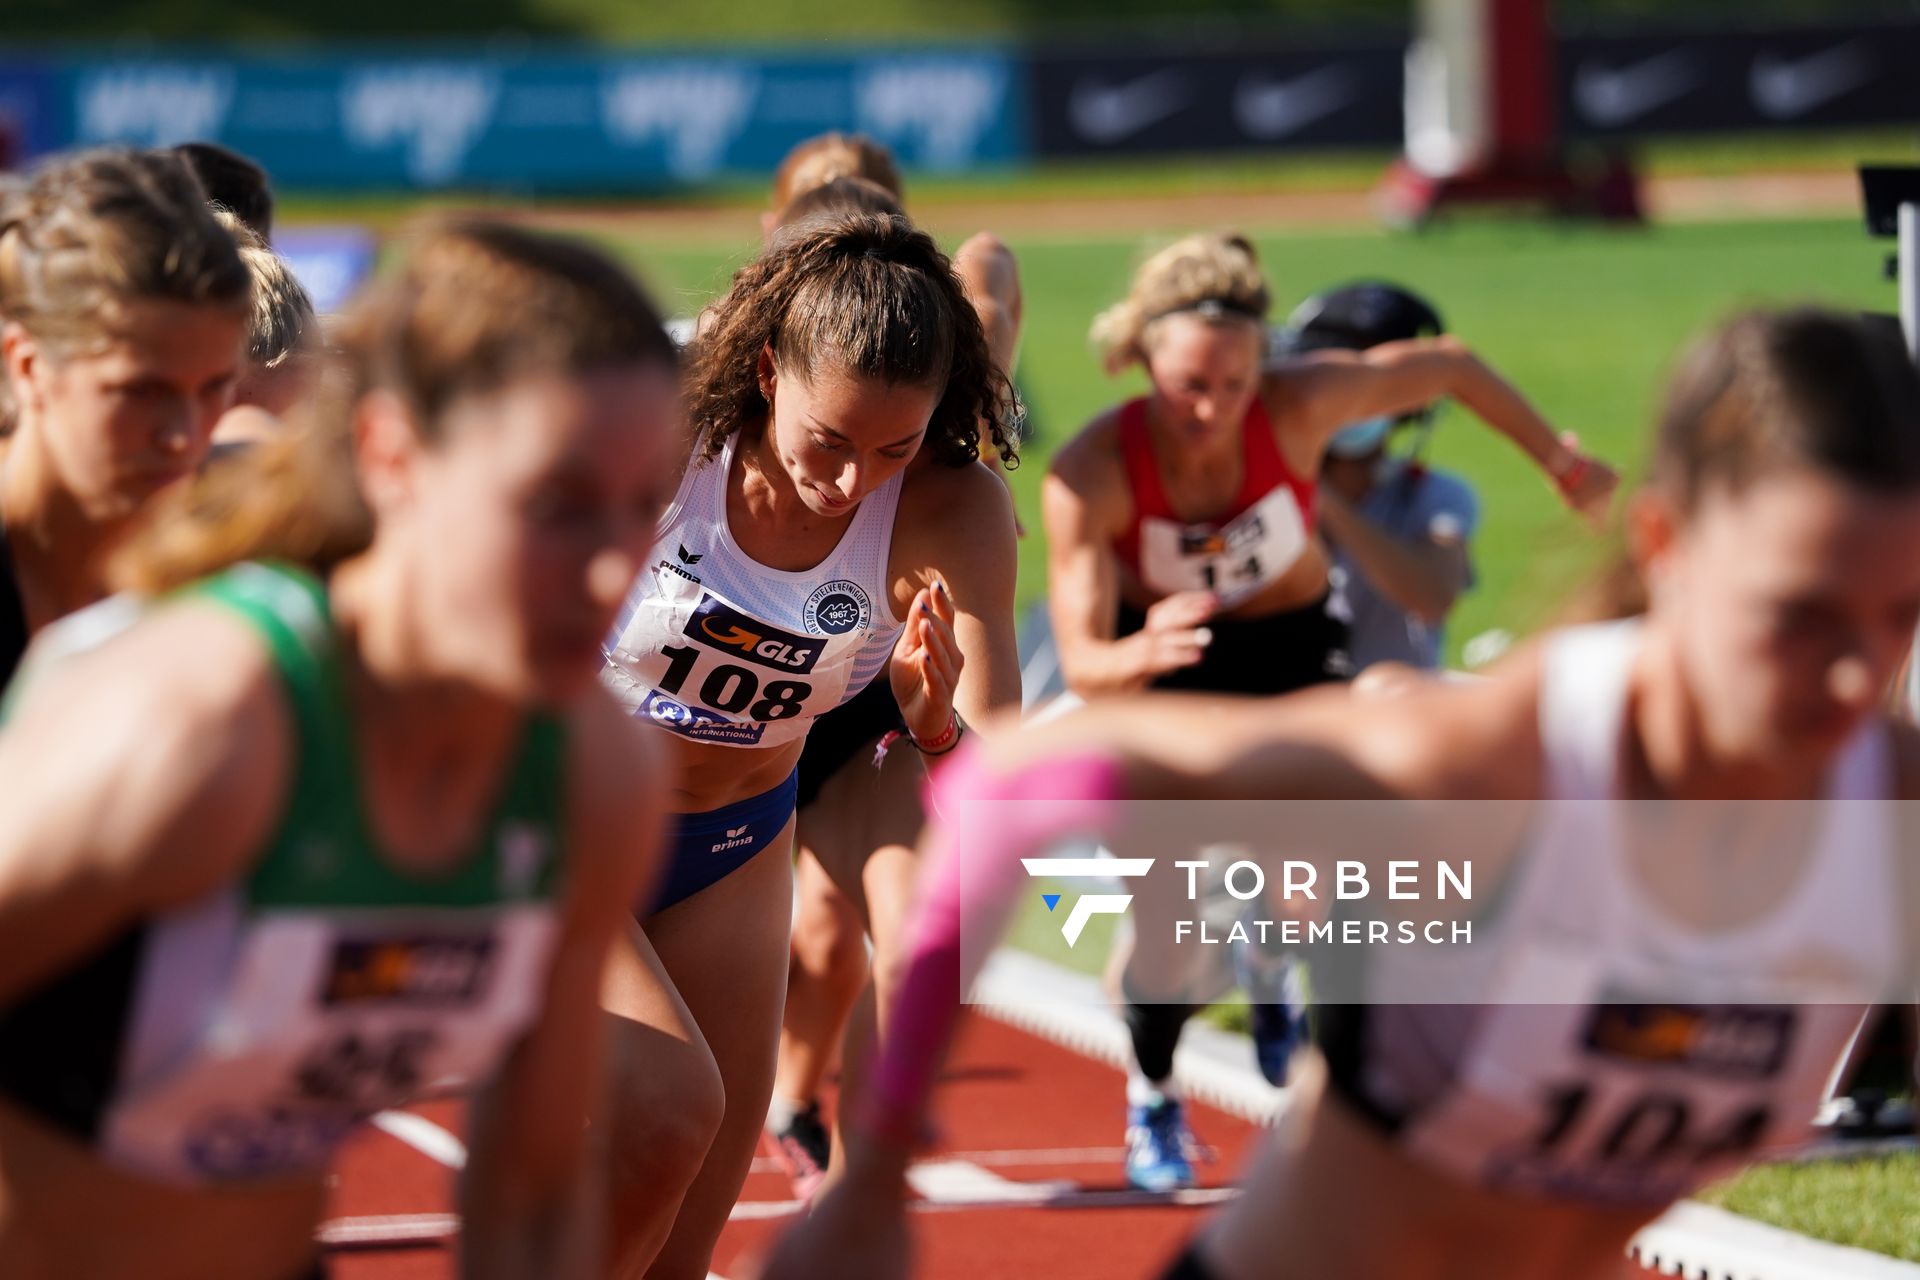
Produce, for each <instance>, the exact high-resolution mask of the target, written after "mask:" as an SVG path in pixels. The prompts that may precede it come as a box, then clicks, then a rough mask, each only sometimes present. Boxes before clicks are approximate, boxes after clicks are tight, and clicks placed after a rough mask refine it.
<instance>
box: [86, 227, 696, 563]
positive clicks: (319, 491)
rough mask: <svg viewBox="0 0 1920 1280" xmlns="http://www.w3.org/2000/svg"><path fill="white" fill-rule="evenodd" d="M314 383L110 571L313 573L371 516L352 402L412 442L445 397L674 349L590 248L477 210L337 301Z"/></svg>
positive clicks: (651, 314)
mask: <svg viewBox="0 0 1920 1280" xmlns="http://www.w3.org/2000/svg"><path fill="white" fill-rule="evenodd" d="M337 337H338V341H337V343H336V344H335V352H336V355H335V358H334V359H333V360H332V361H331V364H330V366H329V368H328V369H327V372H326V376H325V377H324V378H323V379H322V385H321V388H320V390H319V392H318V394H316V395H314V396H313V397H312V398H311V399H310V400H308V401H307V402H306V403H305V404H303V405H302V407H301V411H300V413H299V414H297V415H296V417H295V419H294V421H293V422H292V423H291V424H290V426H291V428H292V429H291V430H289V431H288V432H287V433H286V434H285V435H283V436H281V437H280V438H278V439H275V440H273V441H272V442H270V443H267V444H262V445H255V446H253V447H251V448H249V449H247V450H246V451H245V452H244V453H241V454H240V455H239V456H237V457H235V458H233V459H232V460H230V461H226V462H223V463H220V464H217V465H215V466H213V467H211V468H209V469H208V470H207V471H206V472H205V473H204V474H203V475H202V476H200V477H199V478H198V479H197V480H195V481H194V483H193V484H192V485H190V486H188V487H187V488H186V489H185V490H184V492H181V493H179V494H177V495H174V496H171V497H169V498H167V499H164V500H163V505H162V507H161V508H160V510H159V511H157V512H156V515H155V518H154V519H152V520H151V521H149V522H148V525H147V528H146V530H145V532H144V533H143V535H142V536H141V537H140V538H138V539H136V540H135V542H134V543H133V544H132V545H131V546H130V547H129V548H128V549H127V551H126V552H125V553H123V554H122V555H121V556H120V557H119V558H118V560H117V561H116V563H115V565H114V578H115V581H116V585H118V586H122V587H128V588H132V589H134V590H139V591H146V592H154V591H163V590H167V589H169V588H171V587H174V586H178V585H180V584H182V583H185V582H189V581H192V580H193V579H195V578H199V577H203V576H205V575H206V574H208V573H212V572H214V571H216V570H219V569H222V568H224V567H226V566H227V565H230V564H233V563H236V562H238V561H241V560H250V559H263V558H273V559H282V560H290V561H293V562H295V563H297V564H303V565H306V566H307V567H309V568H312V569H314V570H316V571H319V572H325V571H326V570H328V569H330V568H332V567H333V566H334V565H335V564H338V563H339V562H340V561H342V560H345V559H346V558H348V557H349V556H352V555H356V554H358V553H359V552H361V551H363V550H365V549H366V547H367V546H368V545H369V544H370V543H371V542H372V540H373V515H372V512H371V511H370V510H369V509H368V507H367V505H366V503H365V501H364V500H363V498H362V497H361V494H360V491H359V485H358V482H357V480H356V478H355V466H354V457H353V417H354V410H355V406H356V405H357V404H358V403H359V401H360V400H361V398H362V397H364V396H366V395H367V394H369V393H371V392H374V391H384V392H388V393H390V394H393V395H395V396H397V397H398V398H399V399H400V400H401V401H402V402H403V403H404V404H405V405H406V406H407V408H408V410H409V411H410V413H411V415H412V420H413V423H414V426H415V430H416V431H418V432H419V434H420V437H421V438H422V440H423V441H425V442H426V443H427V444H428V445H430V446H431V445H435V444H438V443H439V442H440V441H441V439H442V438H443V433H444V431H445V420H446V414H447V410H448V409H449V408H450V407H451V406H452V405H453V404H454V403H455V402H456V401H459V400H462V399H464V398H466V397H469V396H475V395H486V394H489V393H492V392H496V391H499V390H502V389H504V388H506V387H507V386H509V385H511V384H513V383H515V382H517V381H519V380H521V379H524V378H528V377H535V376H538V375H541V374H560V375H563V376H579V375H584V374H588V373H592V372H595V371H597V370H604V369H618V368H627V367H632V366H636V365H646V364H652V363H655V362H658V363H660V364H664V365H667V366H669V367H671V366H672V365H673V364H674V362H675V359H676V352H675V348H674V345H673V341H672V339H670V338H669V337H668V336H667V333H666V330H665V328H663V327H662V325H661V323H660V313H659V312H658V311H657V310H655V308H654V306H653V304H652V303H651V302H650V301H648V300H647V298H646V296H645V295H644V294H643V293H642V292H641V291H640V288H639V286H638V285H636V284H635V283H634V282H633V280H632V278H631V277H629V276H628V275H627V274H626V273H625V272H624V271H622V270H621V268H620V267H619V266H617V265H616V264H615V263H614V262H613V261H612V260H611V259H609V258H607V257H606V256H604V255H603V254H601V253H600V252H599V251H598V250H596V249H592V248H589V247H588V246H586V245H584V244H579V243H576V242H574V241H570V240H563V239H558V238H554V237H549V236H543V235H538V234H536V233H533V232H530V231H525V230H521V229H519V228H516V227H510V226H506V225H503V224H500V223H494V222H486V221H482V220H477V219H476V220H467V221H457V222H445V223H441V224H439V225H437V226H434V227H432V228H430V229H429V230H428V231H427V232H426V233H425V234H423V235H422V236H421V237H420V238H419V240H418V243H417V245H416V246H415V248H414V250H413V252H412V253H411V254H410V256H409V258H408V261H407V263H406V266H405V267H404V268H403V269H402V270H401V271H399V272H398V273H397V274H396V275H395V276H394V277H392V278H391V279H389V280H387V281H385V282H383V283H382V284H380V285H378V286H376V287H375V288H373V289H371V290H369V291H368V292H367V293H366V294H364V295H363V296H362V297H361V299H360V301H359V302H358V303H357V304H356V305H355V307H354V308H353V309H352V310H351V311H349V312H348V313H347V315H346V316H345V318H344V320H343V323H342V325H341V329H340V332H339V334H338V335H337Z"/></svg>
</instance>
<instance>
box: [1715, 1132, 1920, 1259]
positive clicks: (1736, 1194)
mask: <svg viewBox="0 0 1920 1280" xmlns="http://www.w3.org/2000/svg"><path fill="white" fill-rule="evenodd" d="M1699 1199H1701V1200H1704V1201H1706V1202H1707V1203H1708V1204H1715V1205H1719V1206H1720V1207H1721V1208H1723V1209H1726V1210H1729V1211H1730V1212H1733V1213H1739V1214H1744V1215H1746V1216H1747V1217H1749V1218H1758V1219H1759V1220H1761V1221H1762V1222H1768V1223H1771V1224H1773V1225H1774V1226H1776V1227H1784V1228H1786V1229H1787V1230H1789V1231H1798V1232H1799V1233H1800V1234H1802V1235H1808V1236H1813V1237H1814V1238H1816V1239H1819V1240H1832V1241H1834V1242H1835V1243H1838V1244H1848V1245H1853V1246H1854V1247H1856V1248H1860V1249H1871V1250H1873V1251H1874V1252H1875V1253H1886V1254H1891V1255H1893V1256H1894V1257H1896V1258H1904V1259H1906V1260H1907V1261H1909V1262H1920V1211H1916V1209H1915V1206H1916V1205H1920V1155H1916V1154H1914V1153H1911V1152H1908V1153H1904V1154H1900V1155H1891V1156H1876V1157H1873V1158H1870V1159H1859V1160H1833V1161H1826V1162H1823V1163H1819V1164H1783V1165H1769V1166H1767V1167H1765V1168H1761V1169H1754V1170H1751V1171H1749V1172H1747V1173H1745V1174H1743V1175H1741V1176H1740V1177H1739V1178H1736V1179H1734V1180H1733V1181H1732V1182H1728V1183H1724V1184H1722V1185H1720V1186H1718V1187H1712V1188H1709V1189H1708V1190H1707V1191H1706V1192H1705V1193H1704V1194H1702V1195H1701V1196H1700V1197H1699Z"/></svg>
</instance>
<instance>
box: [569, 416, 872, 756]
mask: <svg viewBox="0 0 1920 1280" xmlns="http://www.w3.org/2000/svg"><path fill="white" fill-rule="evenodd" d="M738 438H739V437H738V433H735V434H734V435H733V436H729V437H728V438H727V442H726V445H725V447H724V448H723V449H722V451H721V453H720V456H719V457H718V458H711V459H695V461H694V462H693V463H692V464H691V465H689V466H688V467H687V473H686V475H685V476H684V477H682V478H681V481H680V490H679V492H678V493H676V494H675V495H674V498H673V503H672V505H670V506H669V507H668V508H667V512H666V515H665V516H664V517H663V518H662V520H661V523H660V534H659V536H658V537H657V538H656V539H655V541H654V544H653V551H652V554H651V555H650V556H649V557H648V559H650V560H652V561H653V562H654V563H653V564H652V566H651V567H650V568H648V569H645V570H643V571H642V572H641V574H640V577H639V578H638V579H637V580H636V581H635V582H634V584H633V587H632V589H631V590H629V591H628V593H627V601H626V603H625V604H624V605H623V606H621V610H620V616H619V618H618V620H617V621H616V622H615V623H614V629H613V632H612V634H611V636H609V638H608V640H607V644H606V659H607V665H606V666H605V668H603V669H602V671H601V680H602V682H603V683H604V684H605V685H606V686H607V688H608V689H609V690H611V691H612V692H613V694H614V696H615V697H617V698H619V699H620V700H621V702H622V703H623V704H624V705H625V706H626V707H627V709H628V710H629V711H630V712H631V713H632V714H634V715H635V716H639V717H643V718H644V719H646V720H648V721H650V722H652V723H653V724H657V725H659V726H660V727H661V728H663V729H668V730H671V731H672V732H674V733H677V734H680V735H681V736H683V737H687V738H691V739H693V740H694V741H696V742H714V743H720V744H721V745H724V746H734V747H778V746H785V745H786V744H788V743H792V742H798V741H799V740H801V739H802V738H805V737H806V735H807V727H808V726H809V725H810V724H811V723H812V721H813V720H814V718H815V717H817V716H820V715H823V714H825V713H826V712H828V711H831V710H833V709H834V708H835V707H837V706H839V705H840V704H841V703H843V702H845V701H847V699H849V698H851V697H852V696H853V695H854V694H856V693H858V692H860V690H861V689H862V688H864V687H865V686H866V684H867V682H868V681H869V680H871V679H872V678H873V677H874V676H876V675H878V674H879V673H880V671H881V669H882V668H884V667H885V666H886V662H887V656H888V654H889V653H890V652H892V649H893V642H894V640H895V638H896V637H898V635H899V634H900V624H899V623H898V622H896V621H894V618H893V605H892V600H891V596H890V594H889V591H888V585H889V584H888V579H887V559H888V555H889V553H890V552H891V550H892V548H893V517H894V512H895V510H896V508H897V507H898V506H899V502H900V486H901V483H902V481H903V479H904V474H905V473H904V472H903V473H902V474H900V475H896V476H894V477H893V478H892V479H891V480H889V481H887V483H886V484H884V485H882V486H881V487H880V488H878V489H876V490H875V491H874V492H873V493H871V494H869V495H867V496H866V497H865V498H863V499H861V501H860V505H859V506H858V507H857V508H856V509H855V510H854V513H853V519H852V520H851V521H850V522H849V523H848V525H847V528H846V531H845V532H844V533H843V534H841V537H840V541H839V543H838V545H836V546H835V547H834V549H833V550H832V551H831V552H829V553H828V554H827V558H826V559H824V560H822V561H821V562H820V563H819V564H817V565H815V566H814V567H813V568H811V569H799V570H787V569H772V568H768V567H767V566H766V565H763V564H761V563H760V562H758V561H757V560H753V559H750V558H749V557H748V556H747V554H746V552H744V551H742V550H741V549H740V546H739V544H738V543H736V542H735V541H734V539H733V531H732V530H731V529H730V528H729V527H728V525H727V476H728V474H729V472H730V470H731V468H732V466H733V451H734V442H735V441H736V440H737V439H738Z"/></svg>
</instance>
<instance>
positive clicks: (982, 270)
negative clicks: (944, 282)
mask: <svg viewBox="0 0 1920 1280" xmlns="http://www.w3.org/2000/svg"><path fill="white" fill-rule="evenodd" d="M953 273H954V274H955V275H957V276H959V277H960V284H961V287H963V288H964V289H965V290H966V291H967V298H968V300H970V301H971V302H972V303H973V309H974V311H975V312H976V313H977V314H978V315H979V317H980V328H981V330H982V331H983V332H984V333H985V334H986V335H987V350H988V352H989V353H991V354H992V356H993V363H994V367H995V368H997V369H999V370H1001V371H1002V372H1003V373H1012V372H1013V365H1014V360H1015V358H1016V357H1017V356H1018V354H1019V350H1020V322H1021V318H1022V314H1023V312H1024V310H1025V301H1024V299H1023V298H1022V297H1021V294H1020V264H1019V263H1018V262H1017V261H1015V259H1014V256H1013V250H1011V249H1009V248H1007V246H1006V244H1005V243H1003V242H1002V241H1001V239H1000V237H999V236H996V235H994V234H993V233H992V232H991V231H978V232H975V233H974V234H973V235H971V236H969V237H967V240H966V243H964V244H962V245H961V246H960V247H959V249H957V250H955V251H954V255H953Z"/></svg>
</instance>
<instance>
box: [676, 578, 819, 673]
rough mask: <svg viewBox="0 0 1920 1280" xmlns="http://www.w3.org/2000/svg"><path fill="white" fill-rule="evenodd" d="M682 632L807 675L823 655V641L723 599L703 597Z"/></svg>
mask: <svg viewBox="0 0 1920 1280" xmlns="http://www.w3.org/2000/svg"><path fill="white" fill-rule="evenodd" d="M682 631H683V632H684V633H685V634H687V635H690V636H692V637H693V638H694V639H695V640H698V641H699V642H700V643H701V644H704V645H709V646H711V647H713V648H715V649H719V650H720V651H722V652H723V653H729V654H732V655H733V656H734V657H736V658H745V659H746V660H747V661H748V662H752V663H756V664H757V665H759V666H763V667H772V668H773V669H774V670H775V671H790V672H793V673H795V674H797V675H798V674H805V673H806V672H809V671H811V670H813V664H814V663H815V662H817V661H818V660H819V658H820V648H821V646H820V642H819V641H818V640H815V639H810V638H809V637H807V636H796V635H794V634H793V633H792V632H789V631H782V630H780V629H779V628H778V627H770V626H768V625H767V624H766V623H764V622H762V621H760V619H758V618H755V617H751V616H750V615H748V614H744V613H742V612H740V611H739V610H738V609H736V608H734V607H733V606H732V605H730V604H728V603H727V602H726V601H724V600H719V599H716V598H715V597H713V596H704V597H702V599H701V601H700V603H699V605H698V606H696V607H695V608H694V611H693V614H692V616H690V617H689V618H688V619H687V625H686V626H685V627H683V628H682Z"/></svg>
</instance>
